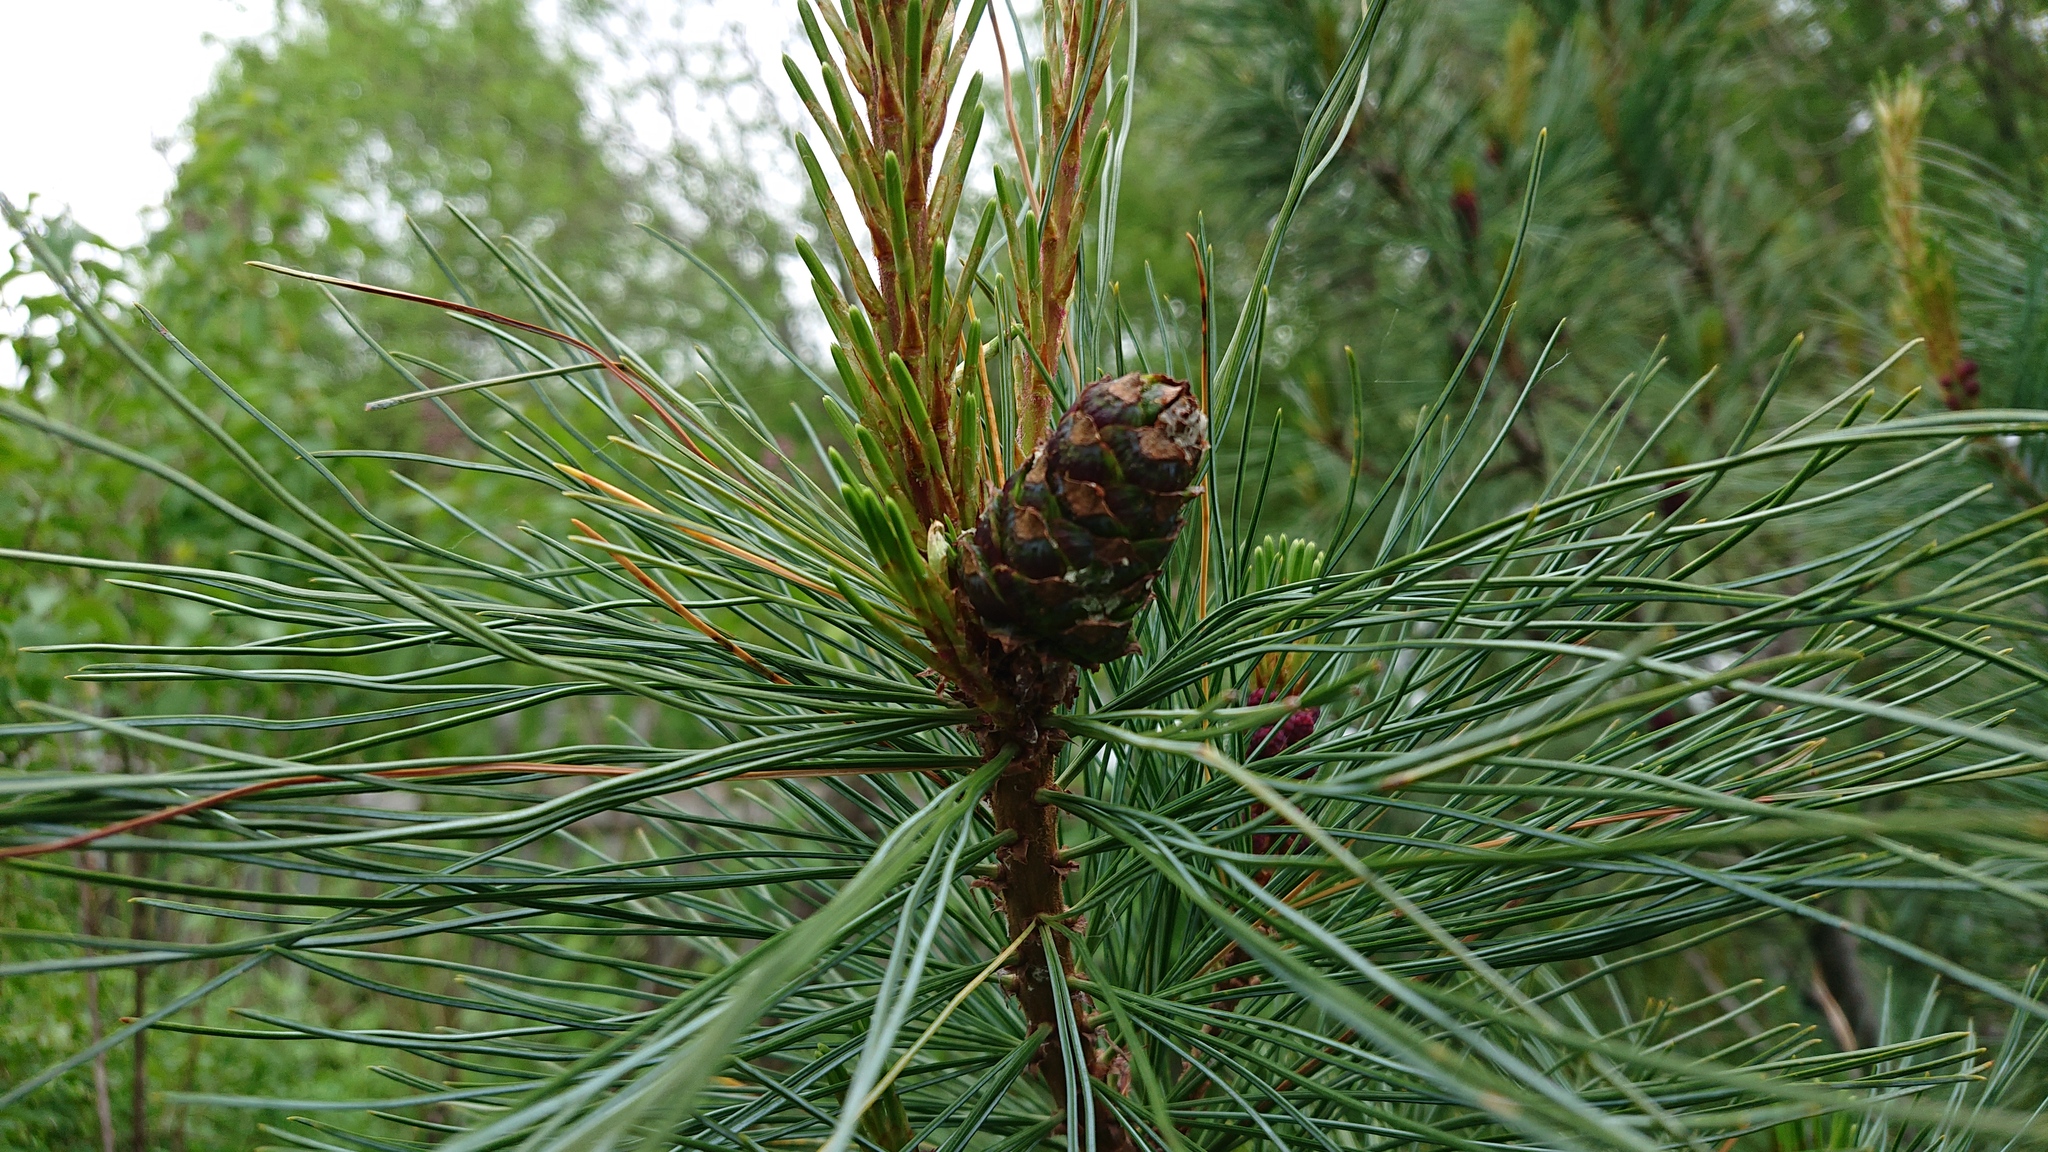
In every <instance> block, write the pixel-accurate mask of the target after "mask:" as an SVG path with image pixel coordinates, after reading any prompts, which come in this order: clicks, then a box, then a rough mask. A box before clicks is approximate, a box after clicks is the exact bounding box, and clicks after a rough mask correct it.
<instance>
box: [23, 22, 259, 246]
mask: <svg viewBox="0 0 2048 1152" xmlns="http://www.w3.org/2000/svg"><path fill="white" fill-rule="evenodd" d="M270 23H271V5H270V0H0V45H4V47H0V115H4V117H5V123H6V125H7V131H6V139H7V143H6V146H5V147H0V192H5V193H6V194H7V196H8V198H9V199H11V200H13V201H14V202H15V203H16V204H19V203H21V202H22V200H23V199H24V198H26V197H27V195H28V194H29V193H31V192H35V193H39V194H41V196H43V197H44V198H45V199H44V200H43V202H42V203H41V204H40V205H39V207H42V208H44V209H45V210H55V209H56V208H57V207H58V206H60V205H63V204H69V205H70V206H71V208H72V211H73V214H74V215H76V216H77V217H78V219H79V221H80V222H81V223H83V224H85V225H86V226H87V227H90V228H93V229H95V230H97V231H99V232H100V233H101V234H102V235H104V236H106V237H107V238H108V239H109V240H112V241H113V242H115V243H116V244H132V243H134V242H135V241H137V240H140V239H142V221H141V217H140V215H139V213H140V211H141V209H142V208H143V207H144V206H145V205H149V204H153V203H156V202H158V201H160V200H162V199H163V195H164V193H165V192H166V191H167V190H168V189H169V188H170V183H171V164H170V161H169V160H167V159H166V158H165V157H164V155H163V153H162V152H160V151H159V150H158V147H157V145H158V142H159V141H164V140H168V139H170V138H172V137H174V136H175V135H176V134H177V131H178V126H179V124H181V123H182V122H183V121H184V119H185V116H186V114H187V113H188V112H190V111H191V110H192V103H193V101H194V100H196V99H197V98H198V96H199V94H200V93H201V92H203V91H204V90H205V88H206V82H207V79H208V78H209V77H210V76H211V75H212V74H213V68H214V65H215V64H217V63H218V62H219V61H220V58H221V56H222V55H223V53H224V48H223V46H222V45H221V44H220V43H219V41H220V40H234V39H240V38H242V37H245V36H251V35H255V34H256V33H259V32H261V31H263V30H264V29H265V28H268V27H269V26H270Z"/></svg>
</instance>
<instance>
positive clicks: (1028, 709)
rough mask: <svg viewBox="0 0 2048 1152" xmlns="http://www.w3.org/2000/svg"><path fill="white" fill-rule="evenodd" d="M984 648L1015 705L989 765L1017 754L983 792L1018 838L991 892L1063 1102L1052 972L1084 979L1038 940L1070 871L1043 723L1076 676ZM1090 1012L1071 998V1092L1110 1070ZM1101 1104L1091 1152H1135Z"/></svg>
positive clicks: (1060, 915)
mask: <svg viewBox="0 0 2048 1152" xmlns="http://www.w3.org/2000/svg"><path fill="white" fill-rule="evenodd" d="M982 643H983V644H984V645H985V647H983V649H982V651H983V653H984V656H985V658H986V660H987V663H988V666H989V668H990V671H991V672H992V673H994V674H995V675H996V678H997V679H998V681H999V682H1000V683H1001V684H1002V685H1003V687H1004V689H1005V695H1006V696H1007V697H1008V698H1009V700H1010V701H1011V702H1012V703H1013V705H1014V710H1013V711H1012V712H1011V713H1010V714H1009V717H1008V723H1006V724H1004V725H1002V726H1001V727H1000V728H996V727H991V729H990V730H989V731H987V732H984V733H983V734H982V742H983V744H984V746H985V747H986V749H987V750H988V751H989V753H990V754H991V755H993V754H994V752H995V750H996V749H998V748H1001V747H1002V746H1004V745H1010V744H1013V745H1015V746H1016V747H1017V748H1018V749H1020V752H1019V753H1018V755H1017V757H1016V759H1014V760H1012V761H1011V762H1010V766H1009V768H1008V769H1006V770H1005V771H1004V772H1003V774H1002V775H1001V776H1000V777H998V778H997V779H996V783H995V787H993V788H991V789H990V790H989V811H990V815H991V816H992V817H993V818H994V820H995V825H996V829H997V831H999V832H1010V833H1014V834H1015V838H1014V839H1013V840H1011V841H1010V842H1009V843H1008V844H1005V845H1004V846H1003V847H1001V848H999V849H997V850H996V854H997V860H998V861H999V863H998V866H997V869H996V875H995V877H994V878H993V879H992V880H990V881H989V886H990V887H991V888H992V889H994V891H995V893H996V897H997V900H998V902H999V903H1000V904H1001V905H1002V910H1003V917H1004V919H1005V921H1006V922H1007V923H1008V925H1009V930H1010V936H1011V937H1012V938H1013V939H1014V938H1015V937H1018V936H1025V940H1024V943H1023V945H1022V946H1021V947H1019V948H1018V949H1017V955H1016V958H1015V959H1013V960H1012V961H1011V962H1010V967H1009V975H1010V992H1011V994H1012V995H1014V996H1015V997H1016V998H1017V1003H1018V1006H1019V1007H1021V1008H1023V1009H1024V1019H1025V1023H1026V1025H1027V1027H1028V1028H1031V1029H1036V1028H1040V1027H1043V1028H1045V1029H1046V1030H1047V1031H1046V1040H1045V1042H1044V1044H1043V1046H1041V1047H1040V1048H1039V1051H1038V1058H1037V1060H1036V1061H1035V1062H1034V1065H1033V1066H1034V1067H1035V1068H1036V1070H1037V1072H1038V1074H1039V1076H1040V1077H1042V1078H1043V1079H1044V1081H1045V1084H1046V1086H1047V1087H1048V1088H1050V1089H1052V1093H1053V1097H1054V1098H1055V1099H1059V1098H1061V1097H1063V1096H1064V1095H1065V1093H1066V1085H1067V1077H1068V1074H1069V1069H1068V1067H1067V1059H1066V1051H1067V1047H1066V1045H1063V1044H1062V1043H1061V1041H1060V1035H1061V1027H1060V1009H1059V992H1058V984H1057V983H1055V981H1054V979H1053V965H1055V964H1057V965H1059V971H1060V973H1061V975H1062V976H1064V977H1065V978H1066V980H1067V982H1068V984H1069V986H1070V987H1071V984H1072V980H1073V978H1074V977H1076V976H1078V975H1080V972H1079V970H1078V969H1077V968H1076V967H1075V965H1074V953H1073V948H1072V947H1071V945H1069V944H1068V943H1067V939H1066V937H1065V936H1063V935H1061V934H1059V933H1057V932H1055V933H1052V937H1053V939H1054V941H1055V943H1054V945H1053V951H1052V953H1051V954H1048V953H1047V952H1046V948H1045V937H1046V935H1047V934H1046V933H1045V932H1043V931H1041V930H1040V929H1041V927H1042V926H1044V925H1047V924H1055V923H1058V922H1060V921H1062V920H1064V919H1065V918H1066V916H1067V895H1066V875H1067V873H1068V872H1070V871H1072V865H1070V864H1068V863H1067V861H1066V860H1065V858H1064V857H1062V856H1061V854H1060V814H1059V809H1057V808H1055V807H1053V806H1052V805H1051V804H1048V803H1046V802H1045V801H1044V800H1043V799H1042V797H1043V796H1044V795H1045V793H1047V792H1049V791H1051V790H1053V789H1055V788H1056V787H1057V786H1058V785H1057V781H1056V780H1055V778H1054V772H1055V770H1056V769H1057V767H1058V764H1059V751H1060V746H1061V745H1062V744H1063V743H1064V742H1065V737H1064V736H1063V735H1062V734H1060V733H1059V732H1056V731H1053V730H1050V729H1047V728H1046V727H1045V726H1044V725H1043V724H1042V723H1041V721H1042V720H1043V718H1044V717H1046V716H1047V715H1049V714H1050V713H1051V712H1052V711H1053V710H1054V709H1056V708H1058V707H1060V706H1061V705H1064V704H1065V703H1067V702H1068V701H1070V700H1072V698H1073V695H1074V689H1075V677H1074V668H1073V665H1071V664H1067V663H1065V662H1064V661H1059V660H1052V659H1048V658H1045V657H1041V656H1038V655H1035V654H1032V653H1029V652H1024V651H1019V652H1005V651H1003V650H1002V649H1001V647H1000V645H998V644H996V643H994V642H992V641H988V640H987V639H986V638H982ZM1089 1009H1090V1006H1089V1004H1088V1002H1087V999H1086V998H1085V997H1084V996H1082V995H1081V994H1080V993H1078V992H1069V994H1068V1004H1067V1011H1068V1013H1069V1016H1070V1018H1071V1019H1072V1020H1073V1021H1074V1028H1075V1029H1076V1030H1077V1031H1078V1035H1075V1036H1073V1041H1074V1043H1073V1045H1072V1046H1073V1048H1074V1050H1075V1051H1078V1052H1082V1053H1085V1054H1087V1062H1088V1066H1087V1067H1085V1068H1077V1069H1073V1070H1072V1072H1073V1075H1074V1077H1075V1080H1076V1082H1077V1083H1078V1082H1079V1081H1080V1080H1081V1079H1083V1078H1087V1077H1093V1078H1095V1079H1096V1080H1098V1081H1099V1080H1102V1079H1103V1078H1104V1074H1105V1072H1106V1070H1107V1063H1106V1061H1105V1060H1104V1058H1103V1057H1102V1055H1101V1054H1100V1053H1098V1051H1097V1045H1096V1037H1095V1029H1094V1028H1093V1027H1092V1026H1090V1025H1089V1024H1088V1022H1087V1021H1088V1018H1089V1014H1090V1012H1089ZM1101 1095H1102V1094H1101V1092H1100V1091H1097V1092H1096V1094H1095V1097H1096V1098H1095V1107H1094V1110H1093V1114H1094V1122H1095V1143H1096V1147H1097V1148H1098V1149H1099V1150H1100V1152H1135V1150H1136V1149H1137V1148H1138V1145H1137V1144H1136V1143H1135V1142H1134V1141H1132V1139H1131V1137H1130V1135H1129V1133H1127V1132H1125V1131H1124V1128H1123V1124H1122V1122H1121V1121H1119V1120H1118V1119H1117V1116H1116V1113H1115V1112H1114V1111H1112V1110H1111V1109H1110V1108H1109V1106H1108V1104H1107V1103H1105V1102H1104V1101H1103V1100H1102V1098H1101ZM1065 1110H1066V1113H1067V1115H1068V1117H1069V1118H1070V1122H1071V1117H1073V1116H1074V1115H1075V1113H1076V1111H1077V1109H1076V1107H1075V1105H1074V1102H1073V1101H1071V1100H1068V1101H1066V1102H1065Z"/></svg>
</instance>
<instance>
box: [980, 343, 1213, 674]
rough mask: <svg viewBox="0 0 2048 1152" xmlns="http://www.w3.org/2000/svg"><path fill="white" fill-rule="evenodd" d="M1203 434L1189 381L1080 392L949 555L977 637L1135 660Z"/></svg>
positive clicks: (1089, 661) (1140, 382)
mask: <svg viewBox="0 0 2048 1152" xmlns="http://www.w3.org/2000/svg"><path fill="white" fill-rule="evenodd" d="M1208 430H1209V419H1208V417H1207V416H1205V415H1204V414H1203V412H1202V408H1201V405H1200V404H1198V403H1197V402H1196V400H1195V395H1194V391H1193V390H1192V389H1190V388H1189V387H1188V385H1187V384H1186V383H1185V382H1184V381H1180V380H1175V379H1173V378H1171V377H1168V376H1159V375H1140V374H1138V373H1135V372H1133V373H1131V374H1130V375H1128V376H1119V377H1117V378H1116V379H1114V380H1098V381H1096V382H1095V383H1093V384H1090V385H1088V387H1086V388H1084V389H1082V390H1081V395H1080V398H1079V399H1077V400H1076V401H1075V402H1074V406H1073V407H1072V408H1069V409H1067V413H1066V415H1065V416H1063V417H1061V418H1060V422H1059V426H1058V427H1057V428H1055V429H1053V432H1052V435H1050V436H1048V437H1046V438H1045V439H1044V440H1042V441H1040V442H1039V445H1038V447H1037V449H1036V450H1034V451H1033V452H1032V453H1031V458H1030V459H1028V460H1026V461H1025V462H1024V465H1023V467H1021V468H1019V469H1017V471H1016V472H1014V473H1012V474H1011V476H1010V479H1009V480H1008V482H1006V483H1005V484H1004V485H1003V490H1002V492H1001V493H1000V494H998V495H997V497H996V499H995V502H994V503H993V504H991V505H990V506H989V508H988V510H987V511H985V512H983V513H982V516H981V520H980V522H978V523H977V524H976V525H975V526H974V531H973V532H970V533H966V534H963V535H962V536H961V538H960V542H959V547H958V548H957V549H955V555H956V556H957V557H958V560H957V563H958V566H959V567H958V571H957V572H956V574H955V578H956V582H957V583H958V585H959V587H960V589H961V591H962V592H963V593H965V595H966V597H967V600H968V603H970V604H971V605H973V607H974V610H975V611H976V612H977V613H978V614H979V615H980V617H981V622H982V626H983V627H984V628H986V629H987V630H988V632H989V633H990V634H991V635H993V636H995V637H997V638H998V639H1000V640H1002V641H1004V642H1005V643H1009V644H1027V645H1031V646H1033V647H1036V648H1037V649H1039V650H1040V651H1042V652H1045V653H1047V654H1048V655H1052V656H1057V657H1059V658H1060V659H1063V660H1070V661H1072V662H1074V663H1076V664H1080V665H1083V666H1085V667H1089V668H1093V667H1095V666H1096V665H1099V664H1101V663H1103V662H1104V661H1107V660H1114V659H1116V658H1117V657H1119V656H1122V655H1124V654H1126V653H1127V652H1128V651H1130V648H1131V645H1130V635H1131V620H1132V619H1133V618H1134V617H1135V616H1137V614H1138V610H1139V609H1141V608H1143V607H1144V606H1145V604H1146V603H1147V602H1148V601H1150V600H1151V599H1152V582H1153V580H1154V579H1155V578H1157V577H1158V575H1159V569H1160V566H1161V565H1162V564H1164V563H1165V561H1166V554H1167V552H1168V551H1170V550H1171V549H1172V548H1173V541H1174V538H1175V537H1177V536H1179V535H1180V525H1181V510H1182V508H1183V507H1184V506H1185V505H1186V504H1187V502H1188V501H1189V500H1191V499H1193V498H1194V497H1195V496H1196V495H1197V494H1198V493H1199V492H1200V489H1198V488H1196V487H1195V486H1194V483H1195V474H1196V472H1197V471H1198V470H1199V469H1200V468H1201V465H1202V452H1203V451H1204V450H1205V449H1207V448H1208V446H1209V441H1208Z"/></svg>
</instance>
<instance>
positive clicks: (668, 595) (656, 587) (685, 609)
mask: <svg viewBox="0 0 2048 1152" xmlns="http://www.w3.org/2000/svg"><path fill="white" fill-rule="evenodd" d="M569 523H571V524H574V525H575V526H576V528H577V530H578V531H580V532H582V533H583V534H584V535H586V536H589V537H590V538H591V539H592V540H595V541H597V542H598V544H599V545H600V546H604V545H608V544H609V543H610V541H608V540H606V539H605V538H604V536H603V534H601V533H600V532H598V530H597V529H595V528H592V527H591V526H590V525H588V524H585V523H584V522H583V521H581V520H571V521H569ZM605 551H606V552H607V553H609V554H610V555H611V558H612V559H614V560H617V561H618V562H619V564H620V565H621V566H622V567H624V568H625V570H626V571H628V572H630V573H632V574H633V579H635V580H638V581H640V583H641V585H643V586H644V587H645V588H646V589H647V590H648V591H649V592H652V593H654V594H655V596H657V597H659V598H660V600H661V602H662V603H663V604H666V605H668V606H669V610H670V611H672V612H674V613H675V614H676V615H678V616H681V617H682V618H683V619H684V620H687V621H689V624H690V627H692V628H695V629H696V630H697V631H699V632H702V633H703V634H704V635H706V636H709V637H711V639H713V640H716V641H717V642H718V643H720V644H722V645H724V646H725V650H726V651H728V652H730V653H732V654H733V655H735V656H737V657H739V658H740V659H741V660H744V661H746V663H747V666H748V667H750V668H752V669H753V670H754V671H756V672H759V673H760V674H761V675H763V676H766V677H767V678H768V679H770V680H773V681H774V682H775V683H777V684H787V683H789V681H788V680H786V679H784V678H782V677H781V676H778V675H776V674H775V673H774V671H772V670H771V669H770V668H769V667H768V666H767V665H766V664H763V663H761V662H760V661H759V660H756V659H755V658H754V655H753V653H751V652H748V651H747V650H746V649H744V648H742V647H740V646H739V645H738V644H737V643H735V642H734V641H733V639H732V638H731V637H729V636H727V635H726V634H725V633H723V632H720V631H719V630H718V629H716V628H713V627H712V626H711V622H710V621H708V620H706V619H704V618H703V617H702V616H699V615H697V614H696V613H695V612H692V611H690V606H689V605H687V604H685V603H683V602H682V601H681V600H678V599H676V596H675V593H673V592H670V591H669V590H668V589H667V588H664V587H662V586H661V584H659V583H658V582H656V580H655V579H654V577H652V576H649V575H648V574H647V573H645V572H642V571H641V570H640V566H639V565H638V564H635V563H633V561H632V559H631V558H630V557H628V556H627V555H626V554H625V553H623V552H618V551H614V550H613V549H611V548H609V547H606V548H605Z"/></svg>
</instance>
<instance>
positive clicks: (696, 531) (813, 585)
mask: <svg viewBox="0 0 2048 1152" xmlns="http://www.w3.org/2000/svg"><path fill="white" fill-rule="evenodd" d="M555 467H556V468H559V469H561V470H562V471H563V472H566V473H568V474H569V475H571V476H574V477H575V478H576V479H578V480H581V481H583V482H584V483H585V484H588V485H590V486H591V487H592V488H595V489H597V490H598V491H600V492H602V493H604V494H605V495H607V496H609V497H611V498H612V499H614V500H617V501H620V502H621V503H625V504H630V505H632V506H633V507H635V508H638V509H640V510H642V511H645V512H652V513H654V514H655V515H656V516H659V517H661V518H662V519H663V520H664V521H666V522H668V523H669V524H670V525H671V526H672V527H674V528H675V529H676V530H677V531H679V532H681V533H682V534H683V535H685V536H688V537H689V538H690V539H692V540H695V541H697V542H698V543H700V544H709V545H710V546H711V547H713V548H716V549H718V550H719V551H720V552H723V553H725V554H726V555H728V556H731V557H733V558H735V559H738V560H745V561H746V562H747V563H749V564H752V565H754V566H755V567H757V568H762V569H765V570H767V571H769V572H772V573H774V574H775V575H777V576H780V577H782V578H783V579H784V580H787V581H789V582H790V583H792V584H801V585H802V586H804V587H805V588H809V589H810V590H811V591H813V592H821V593H823V594H825V595H827V596H831V597H833V598H835V599H841V600H843V599H845V597H843V596H841V595H840V594H839V590H838V589H837V588H834V587H832V586H831V585H829V584H820V583H818V582H817V581H816V580H813V579H811V578H810V577H808V576H805V575H803V574H801V573H798V572H795V571H792V570H791V569H789V568H788V567H786V566H784V565H781V564H777V563H776V562H775V561H773V560H770V559H768V558H767V557H766V556H763V555H761V554H759V553H757V552H750V551H748V550H747V549H745V548H742V547H740V546H739V545H737V544H734V543H732V542H731V541H728V540H721V539H720V538H718V537H717V536H714V535H712V534H711V533H709V532H706V531H704V530H703V529H701V528H692V527H690V526H689V525H687V524H682V523H678V522H677V521H676V518H675V517H673V516H671V515H669V514H668V513H666V512H663V511H662V510H661V509H659V508H656V507H655V506H654V505H652V504H649V503H648V502H647V501H645V500H642V499H640V498H639V497H638V496H635V495H633V494H632V493H631V492H628V491H626V490H625V489H624V488H620V487H618V486H617V485H615V484H607V483H605V482H604V481H602V480H600V479H598V478H597V477H595V476H592V475H591V474H590V473H588V472H585V471H583V470H582V469H580V468H571V467H570V466H569V465H567V464H557V465H555ZM570 523H572V524H581V523H582V521H580V520H572V521H570ZM593 535H595V534H594V533H593ZM597 538H598V539H602V537H597Z"/></svg>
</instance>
